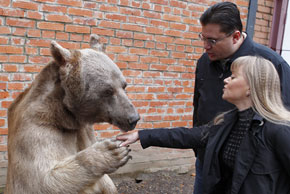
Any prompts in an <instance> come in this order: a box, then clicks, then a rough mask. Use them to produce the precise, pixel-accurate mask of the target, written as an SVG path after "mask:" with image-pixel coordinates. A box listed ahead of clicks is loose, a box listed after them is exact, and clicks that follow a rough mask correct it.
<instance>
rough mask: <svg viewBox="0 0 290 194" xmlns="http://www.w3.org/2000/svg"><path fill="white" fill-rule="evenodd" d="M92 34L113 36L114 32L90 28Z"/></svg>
mask: <svg viewBox="0 0 290 194" xmlns="http://www.w3.org/2000/svg"><path fill="white" fill-rule="evenodd" d="M92 34H98V35H103V36H114V31H113V30H111V29H101V28H92Z"/></svg>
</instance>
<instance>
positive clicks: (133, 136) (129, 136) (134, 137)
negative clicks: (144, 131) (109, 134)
mask: <svg viewBox="0 0 290 194" xmlns="http://www.w3.org/2000/svg"><path fill="white" fill-rule="evenodd" d="M116 139H117V140H120V141H123V142H122V143H121V144H120V147H124V146H127V145H129V144H132V143H135V142H136V141H138V140H139V134H138V132H133V133H126V134H122V135H118V136H117V137H116Z"/></svg>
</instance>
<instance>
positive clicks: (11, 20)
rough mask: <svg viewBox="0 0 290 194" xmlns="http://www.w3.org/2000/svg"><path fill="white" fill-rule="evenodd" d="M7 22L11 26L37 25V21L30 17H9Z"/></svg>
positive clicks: (28, 26) (30, 26)
mask: <svg viewBox="0 0 290 194" xmlns="http://www.w3.org/2000/svg"><path fill="white" fill-rule="evenodd" d="M6 24H7V25H9V26H18V27H27V28H33V27H35V21H33V20H28V19H19V18H17V19H16V18H7V19H6Z"/></svg>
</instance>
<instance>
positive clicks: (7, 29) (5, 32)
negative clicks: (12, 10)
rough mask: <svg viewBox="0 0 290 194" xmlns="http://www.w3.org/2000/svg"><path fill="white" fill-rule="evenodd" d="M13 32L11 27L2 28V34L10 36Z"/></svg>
mask: <svg viewBox="0 0 290 194" xmlns="http://www.w3.org/2000/svg"><path fill="white" fill-rule="evenodd" d="M10 33H11V30H10V28H9V27H5V26H0V34H10Z"/></svg>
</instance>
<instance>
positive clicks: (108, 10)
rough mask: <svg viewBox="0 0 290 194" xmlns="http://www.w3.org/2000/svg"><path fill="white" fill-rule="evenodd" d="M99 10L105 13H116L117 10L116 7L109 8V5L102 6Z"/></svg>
mask: <svg viewBox="0 0 290 194" xmlns="http://www.w3.org/2000/svg"><path fill="white" fill-rule="evenodd" d="M99 10H100V11H105V12H118V10H119V9H118V7H117V6H110V5H106V4H102V5H101V6H100V9H99Z"/></svg>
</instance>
